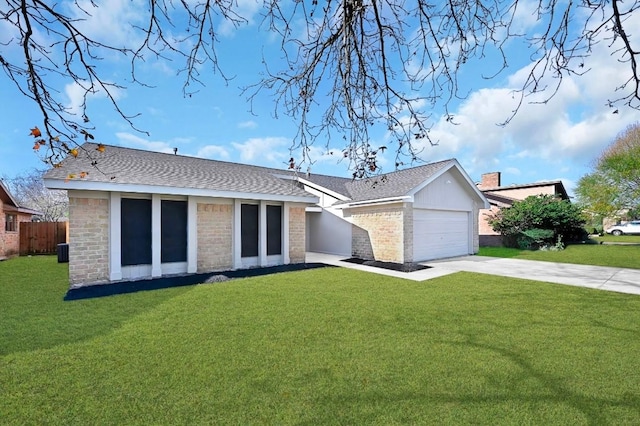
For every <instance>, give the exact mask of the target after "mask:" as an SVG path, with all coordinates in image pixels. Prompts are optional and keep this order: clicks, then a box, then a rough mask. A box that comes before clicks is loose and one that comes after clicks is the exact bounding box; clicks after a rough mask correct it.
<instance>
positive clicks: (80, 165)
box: [45, 143, 314, 198]
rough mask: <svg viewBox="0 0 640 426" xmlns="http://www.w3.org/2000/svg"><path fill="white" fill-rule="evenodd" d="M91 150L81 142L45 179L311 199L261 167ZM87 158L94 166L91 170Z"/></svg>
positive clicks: (93, 146) (116, 149) (127, 150)
mask: <svg viewBox="0 0 640 426" xmlns="http://www.w3.org/2000/svg"><path fill="white" fill-rule="evenodd" d="M96 148H97V144H94V143H85V144H83V145H82V146H81V147H80V148H79V154H78V157H77V158H73V157H71V156H68V157H67V158H66V159H64V160H63V161H62V162H61V165H60V167H59V168H54V169H51V170H49V171H48V172H47V173H46V174H45V179H62V180H64V179H66V178H67V176H68V175H69V173H76V174H78V173H79V172H81V171H87V172H88V173H89V174H88V175H87V176H86V177H84V178H83V179H81V181H86V182H100V183H111V184H130V185H150V186H161V187H162V186H166V187H173V188H187V189H203V190H216V191H228V192H244V193H254V194H270V195H286V196H298V197H308V198H314V197H312V196H310V195H309V194H308V193H307V192H305V191H304V190H303V189H301V188H299V187H298V186H297V185H293V184H292V182H291V181H285V180H283V179H278V178H277V177H275V176H273V175H272V174H270V173H265V172H264V170H263V168H261V167H256V166H250V165H245V164H238V163H229V162H224V161H216V160H207V159H201V158H195V157H187V156H183V155H174V154H165V153H158V152H151V151H143V150H138V149H131V148H123V147H118V146H111V145H107V146H105V148H106V149H105V151H104V152H98V151H97V150H96ZM93 159H95V160H96V161H97V167H94V166H92V164H91V162H92V160H93Z"/></svg>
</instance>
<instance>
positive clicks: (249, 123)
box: [238, 120, 258, 129]
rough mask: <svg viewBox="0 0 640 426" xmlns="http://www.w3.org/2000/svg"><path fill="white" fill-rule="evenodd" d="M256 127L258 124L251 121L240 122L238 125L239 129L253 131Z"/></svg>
mask: <svg viewBox="0 0 640 426" xmlns="http://www.w3.org/2000/svg"><path fill="white" fill-rule="evenodd" d="M256 127H258V123H256V122H255V121H253V120H248V121H242V122H240V123H238V128H239V129H255V128H256Z"/></svg>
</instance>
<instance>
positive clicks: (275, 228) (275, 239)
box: [267, 206, 282, 255]
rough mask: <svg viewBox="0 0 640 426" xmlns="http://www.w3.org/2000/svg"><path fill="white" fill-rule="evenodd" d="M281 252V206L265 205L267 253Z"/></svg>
mask: <svg viewBox="0 0 640 426" xmlns="http://www.w3.org/2000/svg"><path fill="white" fill-rule="evenodd" d="M274 254H282V206H267V255H274Z"/></svg>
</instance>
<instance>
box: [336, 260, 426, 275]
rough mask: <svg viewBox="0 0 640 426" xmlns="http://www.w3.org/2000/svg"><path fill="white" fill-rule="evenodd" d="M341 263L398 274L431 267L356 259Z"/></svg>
mask: <svg viewBox="0 0 640 426" xmlns="http://www.w3.org/2000/svg"><path fill="white" fill-rule="evenodd" d="M342 261H343V262H349V263H355V264H357V265H365V266H373V267H374V268H383V269H390V270H392V271H398V272H415V271H422V270H423V269H429V268H431V266H425V265H420V264H419V263H395V262H381V261H379V260H363V259H358V258H357V257H351V258H349V259H342Z"/></svg>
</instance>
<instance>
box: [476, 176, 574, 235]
mask: <svg viewBox="0 0 640 426" xmlns="http://www.w3.org/2000/svg"><path fill="white" fill-rule="evenodd" d="M477 186H478V189H479V190H480V191H482V193H483V194H484V195H485V197H487V200H489V203H490V204H491V208H490V209H488V210H484V209H483V210H480V218H479V221H480V231H479V232H480V245H481V246H500V245H502V236H501V235H500V233H498V232H496V231H494V230H493V228H492V227H491V225H489V219H490V218H491V217H492V216H493V215H495V214H496V213H497V212H499V211H500V209H503V208H505V207H511V206H512V205H513V203H514V202H515V201H521V200H524V199H525V198H527V197H529V196H531V195H555V196H557V197H559V198H560V199H562V200H568V199H569V195H567V191H566V189H565V188H564V185H563V184H562V181H559V180H553V181H544V182H535V183H525V184H519V185H509V186H502V185H501V182H500V172H492V173H485V174H483V175H482V177H481V182H480V183H478V184H477Z"/></svg>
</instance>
